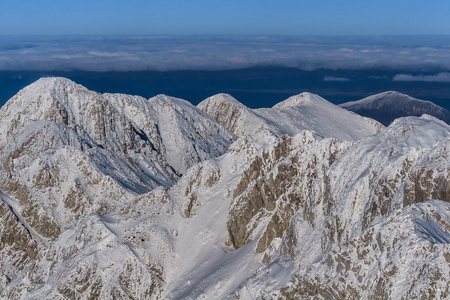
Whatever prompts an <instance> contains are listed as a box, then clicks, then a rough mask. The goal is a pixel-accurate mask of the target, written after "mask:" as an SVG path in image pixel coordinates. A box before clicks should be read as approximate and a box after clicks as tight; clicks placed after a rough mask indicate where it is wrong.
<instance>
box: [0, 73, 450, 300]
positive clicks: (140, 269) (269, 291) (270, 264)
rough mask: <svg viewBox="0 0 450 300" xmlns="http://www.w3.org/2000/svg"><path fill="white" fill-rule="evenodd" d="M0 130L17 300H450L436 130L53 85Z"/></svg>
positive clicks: (5, 111) (285, 108) (316, 103)
mask: <svg viewBox="0 0 450 300" xmlns="http://www.w3.org/2000/svg"><path fill="white" fill-rule="evenodd" d="M199 108H200V109H201V110H200V109H199ZM0 117H1V118H0V138H1V139H0V159H1V160H0V164H1V169H0V179H1V180H0V228H1V231H0V261H1V263H0V276H1V277H0V297H1V298H2V299H90V298H99V299H128V298H132V299H235V298H238V299H263V298H264V299H303V298H313V297H315V298H331V299H348V298H355V299H371V298H384V299H400V298H434V299H448V298H449V297H450V291H449V285H448V282H450V275H449V274H450V256H449V253H450V213H449V212H450V204H449V202H450V192H449V191H450V187H449V183H448V178H449V172H450V171H449V170H450V126H448V125H447V124H446V123H445V122H443V121H440V120H438V119H436V118H434V117H432V116H429V115H424V116H422V117H408V118H400V119H397V120H395V121H394V122H393V123H392V124H391V125H390V126H389V127H387V128H384V127H383V126H382V125H380V124H379V123H377V122H376V121H373V120H370V119H367V118H363V117H360V116H358V115H356V114H354V113H351V112H348V111H345V110H343V109H341V108H339V107H337V106H334V105H332V104H330V103H329V102H327V101H326V100H324V99H323V98H321V97H319V96H317V95H312V94H308V93H303V94H300V95H297V96H293V97H291V98H289V99H287V100H286V101H283V102H281V103H279V104H277V105H276V106H274V107H273V108H268V109H257V110H251V109H249V108H247V107H245V106H244V105H242V104H241V103H239V102H238V101H237V100H236V99H234V98H232V97H231V96H229V95H226V94H219V95H216V96H213V97H211V98H208V99H206V100H205V101H204V102H202V103H201V104H200V105H199V106H198V108H196V107H194V106H192V105H191V104H189V103H188V102H186V101H184V100H182V99H177V98H173V97H169V96H165V95H158V96H156V97H154V98H151V99H149V100H146V99H143V98H141V97H137V96H129V95H121V94H98V93H95V92H92V91H88V90H87V89H85V88H84V87H82V86H79V85H77V84H75V83H73V82H71V81H69V80H67V79H62V78H45V79H41V80H39V81H38V82H36V83H35V84H33V85H31V86H29V87H27V88H25V89H24V90H22V91H21V92H19V93H18V94H17V95H16V96H15V97H13V98H12V99H11V100H10V101H9V102H8V103H7V104H6V105H5V106H4V107H3V108H2V109H1V110H0ZM221 124H222V125H221ZM237 136H239V138H238V137H237Z"/></svg>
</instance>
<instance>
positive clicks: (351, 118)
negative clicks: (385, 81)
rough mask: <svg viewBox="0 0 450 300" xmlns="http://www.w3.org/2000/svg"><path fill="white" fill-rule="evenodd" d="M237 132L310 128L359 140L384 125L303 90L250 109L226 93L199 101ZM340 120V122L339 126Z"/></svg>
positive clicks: (279, 131)
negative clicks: (274, 102) (278, 101)
mask: <svg viewBox="0 0 450 300" xmlns="http://www.w3.org/2000/svg"><path fill="white" fill-rule="evenodd" d="M197 107H198V108H199V109H201V110H202V111H204V112H206V113H208V114H210V115H211V116H212V117H214V118H215V119H216V120H217V121H218V122H219V123H221V124H222V125H224V126H225V127H226V128H227V129H228V130H230V131H232V132H233V133H234V134H236V135H238V136H242V135H246V134H251V133H253V132H255V131H258V130H260V129H268V130H270V131H272V132H273V133H275V134H277V135H282V134H289V135H293V134H296V133H299V132H300V131H302V130H305V129H306V130H311V131H314V132H315V133H316V134H318V135H320V136H322V137H334V138H337V139H339V140H358V139H360V138H363V137H365V136H368V135H372V134H375V133H377V132H379V131H380V130H381V128H382V127H383V126H382V125H381V124H379V123H378V122H376V121H374V120H372V119H368V118H364V117H361V116H359V115H356V114H353V113H350V112H348V111H345V110H343V109H341V108H339V107H338V106H336V105H334V104H332V103H330V102H328V101H327V100H325V99H323V98H322V97H320V96H318V95H314V94H311V93H301V94H299V95H296V96H292V97H290V98H289V99H286V100H285V101H283V102H280V103H278V104H277V105H275V106H274V107H272V108H259V109H250V108H248V107H246V106H245V105H243V104H241V103H239V102H238V101H237V100H236V99H234V98H233V97H231V96H230V95H226V94H218V95H215V96H213V97H210V98H207V99H205V100H204V101H202V102H201V103H199V104H198V105H197ZM336 124H339V126H336Z"/></svg>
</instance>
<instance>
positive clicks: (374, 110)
mask: <svg viewBox="0 0 450 300" xmlns="http://www.w3.org/2000/svg"><path fill="white" fill-rule="evenodd" d="M339 106H340V107H343V108H345V109H348V110H350V111H353V112H355V113H357V114H359V115H361V116H365V117H369V118H372V119H375V120H377V121H379V122H380V123H382V124H384V125H385V126H388V125H389V124H391V123H392V121H394V120H395V119H397V118H400V117H407V116H416V117H420V116H422V115H423V114H427V115H431V116H433V117H436V118H438V119H440V120H443V121H444V122H446V123H447V124H450V111H448V110H447V109H445V108H443V107H440V106H439V105H436V104H434V103H433V102H430V101H424V100H419V99H415V98H413V97H410V96H408V95H405V94H402V93H399V92H393V91H389V92H384V93H381V94H377V95H373V96H369V97H366V98H364V99H361V100H359V101H353V102H347V103H343V104H340V105H339Z"/></svg>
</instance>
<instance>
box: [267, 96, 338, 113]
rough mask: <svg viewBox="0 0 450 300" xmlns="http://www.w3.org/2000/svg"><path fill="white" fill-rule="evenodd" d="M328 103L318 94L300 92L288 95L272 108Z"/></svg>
mask: <svg viewBox="0 0 450 300" xmlns="http://www.w3.org/2000/svg"><path fill="white" fill-rule="evenodd" d="M328 104H330V103H329V102H328V101H327V100H325V99H324V98H322V97H320V96H319V95H316V94H312V93H308V92H303V93H301V94H298V95H295V96H292V97H289V98H288V99H286V100H284V101H282V102H280V103H277V104H276V105H275V106H273V108H278V109H285V108H288V107H301V106H310V105H328Z"/></svg>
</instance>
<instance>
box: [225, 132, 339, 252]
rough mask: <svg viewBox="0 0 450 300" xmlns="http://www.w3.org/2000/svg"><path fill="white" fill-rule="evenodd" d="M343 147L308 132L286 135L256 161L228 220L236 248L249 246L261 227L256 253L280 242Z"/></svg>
mask: <svg viewBox="0 0 450 300" xmlns="http://www.w3.org/2000/svg"><path fill="white" fill-rule="evenodd" d="M343 148H345V146H343V145H340V144H339V143H338V142H337V140H333V139H324V140H317V139H316V138H315V137H314V136H313V135H312V134H311V133H310V132H308V131H305V132H303V133H300V134H298V135H296V136H294V137H293V138H290V137H287V136H283V137H282V138H280V139H279V140H277V143H276V144H275V145H273V146H271V147H269V148H268V149H266V150H264V152H263V153H262V154H261V155H260V156H256V157H255V159H254V160H253V162H252V163H251V164H250V166H249V167H248V168H247V169H246V170H245V171H244V173H243V176H242V178H241V180H240V182H239V184H238V186H237V188H236V189H235V190H234V193H233V198H234V200H233V202H232V204H231V207H230V211H229V218H228V221H227V227H228V231H229V233H230V242H231V243H232V244H233V246H234V247H235V248H239V247H242V246H244V245H245V244H247V243H248V242H250V241H251V239H252V237H255V236H257V231H261V228H262V227H265V229H263V231H262V233H259V235H260V238H259V242H258V246H257V249H256V252H257V253H260V252H263V251H265V250H266V249H267V247H268V246H269V245H270V243H271V242H272V240H273V239H274V238H281V237H282V236H283V234H284V231H285V230H286V228H287V226H288V224H289V222H290V220H291V218H292V216H293V215H294V213H295V212H296V211H297V210H298V209H299V208H300V207H304V206H305V200H306V198H308V197H311V195H310V193H311V192H313V185H314V183H315V181H316V180H318V179H322V178H323V177H324V175H325V174H324V172H325V170H326V169H328V168H329V166H330V165H331V164H332V163H333V162H334V161H335V159H336V156H337V155H338V154H339V153H340V152H341V151H342V149H343ZM321 192H323V191H321ZM310 218H311V219H313V218H314V216H313V215H310ZM255 231H256V232H255Z"/></svg>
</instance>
